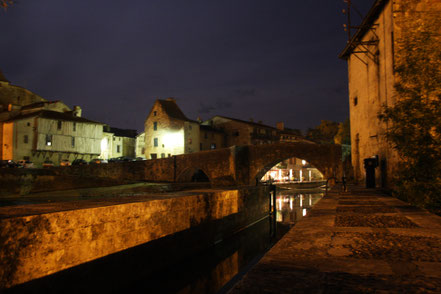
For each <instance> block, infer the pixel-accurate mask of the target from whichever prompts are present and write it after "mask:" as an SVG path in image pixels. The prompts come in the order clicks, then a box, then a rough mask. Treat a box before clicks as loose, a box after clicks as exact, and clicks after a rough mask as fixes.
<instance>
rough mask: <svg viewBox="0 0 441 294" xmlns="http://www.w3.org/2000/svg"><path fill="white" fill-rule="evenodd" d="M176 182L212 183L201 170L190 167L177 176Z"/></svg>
mask: <svg viewBox="0 0 441 294" xmlns="http://www.w3.org/2000/svg"><path fill="white" fill-rule="evenodd" d="M176 182H178V183H189V182H210V177H209V176H208V175H207V173H206V172H205V171H204V170H203V169H201V168H198V167H188V168H186V169H185V170H184V171H182V172H181V173H180V174H179V175H178V176H177V178H176Z"/></svg>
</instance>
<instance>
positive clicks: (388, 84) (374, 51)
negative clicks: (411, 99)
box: [340, 0, 441, 187]
mask: <svg viewBox="0 0 441 294" xmlns="http://www.w3.org/2000/svg"><path fill="white" fill-rule="evenodd" d="M440 13H441V1H440V0H431V1H427V0H394V1H391V0H376V1H375V2H374V4H373V6H372V8H371V9H370V11H369V12H368V14H367V15H366V17H365V18H364V19H363V21H362V23H361V25H360V26H359V28H358V30H357V31H356V32H355V34H354V35H353V36H352V38H351V40H350V41H349V42H348V44H347V45H346V47H345V49H344V50H343V52H342V53H341V54H340V58H342V59H345V60H347V63H348V80H349V107H350V122H351V148H352V150H351V153H352V166H353V168H354V176H355V178H356V180H358V181H364V179H365V170H364V165H363V160H364V159H366V158H371V157H373V156H378V159H379V167H378V168H376V183H377V186H378V185H381V186H383V187H387V186H390V185H389V183H391V181H392V180H393V175H394V174H395V171H396V169H397V164H398V162H399V157H398V155H397V154H396V152H395V151H394V150H393V148H392V147H391V146H390V145H389V144H388V142H387V141H386V139H385V136H384V134H385V130H386V129H387V128H388V126H387V125H386V124H385V123H384V122H381V121H380V120H379V119H378V114H379V112H380V111H381V109H382V106H383V105H387V106H393V105H394V104H395V102H396V100H397V98H398V97H397V95H396V92H395V89H394V84H395V82H396V72H395V64H396V63H397V61H398V59H399V58H400V56H402V50H403V49H402V46H400V37H402V36H403V34H404V33H405V34H407V36H410V35H414V34H419V33H420V31H421V28H422V27H424V24H425V23H430V22H431V21H432V20H434V19H439V17H440ZM438 30H439V31H438V32H437V34H438V35H439V34H440V33H441V27H439V28H438Z"/></svg>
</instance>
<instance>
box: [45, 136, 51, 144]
mask: <svg viewBox="0 0 441 294" xmlns="http://www.w3.org/2000/svg"><path fill="white" fill-rule="evenodd" d="M46 146H52V135H46Z"/></svg>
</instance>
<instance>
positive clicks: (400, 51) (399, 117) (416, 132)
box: [379, 17, 441, 213]
mask: <svg viewBox="0 0 441 294" xmlns="http://www.w3.org/2000/svg"><path fill="white" fill-rule="evenodd" d="M411 25H412V26H411V27H410V26H409V27H408V28H407V27H406V26H403V29H402V35H401V37H400V38H399V40H398V41H397V44H398V48H397V50H396V52H397V57H396V67H395V73H396V84H395V90H396V93H397V97H398V99H397V102H396V103H395V104H394V105H393V106H390V107H388V106H383V110H382V112H381V113H380V114H379V118H380V119H381V120H383V121H384V122H386V123H387V124H388V128H387V130H386V139H387V140H388V141H389V143H390V144H391V146H392V147H393V148H394V149H395V150H396V151H397V153H398V155H399V156H400V158H401V162H400V164H399V172H398V174H397V180H396V187H395V193H396V195H397V196H398V197H399V198H402V199H404V200H406V201H409V202H411V203H413V204H416V205H418V206H421V207H425V208H428V209H430V210H432V211H434V212H436V213H441V47H440V46H439V44H440V43H441V39H440V28H441V20H440V19H439V17H434V18H428V19H424V18H421V19H419V20H416V21H415V22H412V24H411Z"/></svg>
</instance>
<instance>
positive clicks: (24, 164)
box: [17, 159, 34, 168]
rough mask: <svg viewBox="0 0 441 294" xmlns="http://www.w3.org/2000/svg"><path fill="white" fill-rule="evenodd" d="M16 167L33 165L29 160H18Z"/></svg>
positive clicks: (30, 166) (31, 166)
mask: <svg viewBox="0 0 441 294" xmlns="http://www.w3.org/2000/svg"><path fill="white" fill-rule="evenodd" d="M17 164H18V167H22V168H33V167H34V163H33V162H31V161H29V160H24V159H23V160H19V161H18V162H17Z"/></svg>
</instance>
